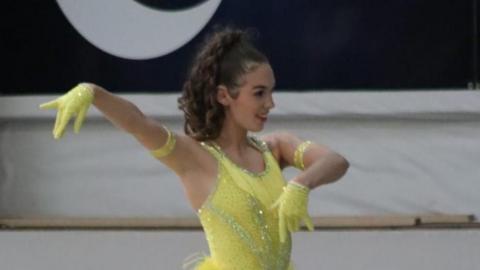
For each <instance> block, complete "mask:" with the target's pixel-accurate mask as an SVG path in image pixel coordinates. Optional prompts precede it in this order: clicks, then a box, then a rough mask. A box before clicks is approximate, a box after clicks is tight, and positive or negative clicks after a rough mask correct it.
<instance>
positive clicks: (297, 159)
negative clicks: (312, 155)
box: [293, 141, 312, 171]
mask: <svg viewBox="0 0 480 270" xmlns="http://www.w3.org/2000/svg"><path fill="white" fill-rule="evenodd" d="M311 143H312V142H311V141H304V142H302V143H301V144H300V145H298V147H297V149H296V150H295V154H294V157H293V163H294V164H293V166H294V167H295V168H297V169H299V170H302V171H303V170H304V169H305V165H304V164H303V154H304V152H305V150H306V149H307V147H308V146H309V145H310V144H311Z"/></svg>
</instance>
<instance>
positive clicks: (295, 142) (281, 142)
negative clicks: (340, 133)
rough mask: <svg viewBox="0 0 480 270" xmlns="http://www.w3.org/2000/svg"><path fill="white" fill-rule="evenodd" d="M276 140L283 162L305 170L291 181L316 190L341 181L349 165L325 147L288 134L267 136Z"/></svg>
mask: <svg viewBox="0 0 480 270" xmlns="http://www.w3.org/2000/svg"><path fill="white" fill-rule="evenodd" d="M268 137H269V139H271V140H274V141H275V143H274V145H275V147H277V149H276V150H277V153H278V156H279V159H280V160H281V163H282V164H284V166H294V167H296V168H298V169H299V170H302V172H301V173H299V174H298V175H297V176H296V177H295V178H293V179H292V181H294V182H297V183H299V184H301V185H304V186H306V187H308V188H309V189H314V188H316V187H318V186H320V185H325V184H328V183H332V182H335V181H337V180H338V179H340V178H341V177H342V176H343V175H345V173H346V172H347V170H348V167H349V166H350V165H349V162H348V161H347V160H346V159H345V158H344V157H343V156H342V155H340V154H339V153H337V152H335V151H333V150H332V149H330V148H329V147H327V146H325V145H320V144H316V143H313V142H309V141H303V140H301V139H300V138H298V137H297V136H295V135H293V134H291V133H289V132H276V133H273V134H271V135H269V136H268Z"/></svg>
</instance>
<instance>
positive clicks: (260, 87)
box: [253, 84, 275, 90]
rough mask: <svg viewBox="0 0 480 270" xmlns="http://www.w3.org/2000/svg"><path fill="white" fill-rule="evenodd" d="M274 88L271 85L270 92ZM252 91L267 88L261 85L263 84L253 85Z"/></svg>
mask: <svg viewBox="0 0 480 270" xmlns="http://www.w3.org/2000/svg"><path fill="white" fill-rule="evenodd" d="M274 88H275V84H274V85H273V87H272V90H273V89H274ZM253 89H268V87H267V86H266V85H263V84H259V85H255V86H254V87H253Z"/></svg>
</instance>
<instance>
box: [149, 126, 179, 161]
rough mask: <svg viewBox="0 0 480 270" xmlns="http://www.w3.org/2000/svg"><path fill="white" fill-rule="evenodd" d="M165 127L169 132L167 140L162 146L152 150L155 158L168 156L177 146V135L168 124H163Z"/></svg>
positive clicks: (151, 152)
mask: <svg viewBox="0 0 480 270" xmlns="http://www.w3.org/2000/svg"><path fill="white" fill-rule="evenodd" d="M163 129H165V131H167V134H168V137H167V142H166V143H165V144H164V145H163V146H162V147H160V148H158V149H155V150H152V151H150V154H151V155H152V156H154V157H155V158H163V157H166V156H168V155H169V154H170V153H171V152H172V151H173V149H174V148H175V143H176V140H175V135H174V134H173V133H172V132H171V131H170V129H168V128H167V127H166V126H163Z"/></svg>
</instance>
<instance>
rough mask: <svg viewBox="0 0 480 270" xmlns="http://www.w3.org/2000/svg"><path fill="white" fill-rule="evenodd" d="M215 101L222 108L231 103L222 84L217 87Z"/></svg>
mask: <svg viewBox="0 0 480 270" xmlns="http://www.w3.org/2000/svg"><path fill="white" fill-rule="evenodd" d="M217 101H218V102H219V103H220V104H222V105H223V106H228V105H230V102H232V97H230V94H229V93H228V88H227V87H226V86H225V85H223V84H221V85H219V86H217Z"/></svg>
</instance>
